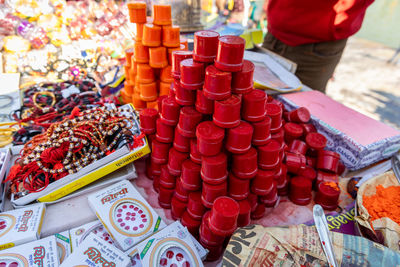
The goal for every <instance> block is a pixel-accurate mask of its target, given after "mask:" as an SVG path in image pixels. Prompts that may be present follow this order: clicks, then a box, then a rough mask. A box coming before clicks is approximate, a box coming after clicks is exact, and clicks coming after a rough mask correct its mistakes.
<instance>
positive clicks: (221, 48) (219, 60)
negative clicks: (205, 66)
mask: <svg viewBox="0 0 400 267" xmlns="http://www.w3.org/2000/svg"><path fill="white" fill-rule="evenodd" d="M245 44H246V41H245V40H244V39H243V38H241V37H239V36H232V35H225V36H221V37H219V42H218V53H217V57H216V59H215V66H216V67H217V68H218V69H220V70H223V71H230V72H234V71H240V70H241V69H242V67H243V55H244V47H245Z"/></svg>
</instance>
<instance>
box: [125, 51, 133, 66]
mask: <svg viewBox="0 0 400 267" xmlns="http://www.w3.org/2000/svg"><path fill="white" fill-rule="evenodd" d="M132 56H133V48H128V49H126V50H125V59H126V63H125V64H126V66H128V67H130V66H131V62H132Z"/></svg>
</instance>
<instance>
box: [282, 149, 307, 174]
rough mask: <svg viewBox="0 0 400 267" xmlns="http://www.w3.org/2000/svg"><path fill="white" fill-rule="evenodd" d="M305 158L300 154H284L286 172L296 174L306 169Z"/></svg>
mask: <svg viewBox="0 0 400 267" xmlns="http://www.w3.org/2000/svg"><path fill="white" fill-rule="evenodd" d="M306 162H307V160H306V157H305V156H304V155H302V154H293V153H290V152H287V153H286V167H287V170H288V172H291V173H294V174H298V173H299V172H300V171H301V170H304V168H305V167H306Z"/></svg>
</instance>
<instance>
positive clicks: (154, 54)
mask: <svg viewBox="0 0 400 267" xmlns="http://www.w3.org/2000/svg"><path fill="white" fill-rule="evenodd" d="M149 50H150V51H149V64H150V66H151V67H152V68H164V67H166V66H167V65H168V60H167V49H166V48H165V47H163V46H160V47H150V48H149Z"/></svg>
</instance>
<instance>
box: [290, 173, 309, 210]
mask: <svg viewBox="0 0 400 267" xmlns="http://www.w3.org/2000/svg"><path fill="white" fill-rule="evenodd" d="M311 189H312V183H311V181H310V179H307V178H305V177H301V176H296V177H293V178H292V179H291V180H290V194H289V199H290V200H291V201H292V202H293V203H295V204H297V205H301V206H305V205H308V204H309V203H310V202H311V198H312V195H311Z"/></svg>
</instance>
